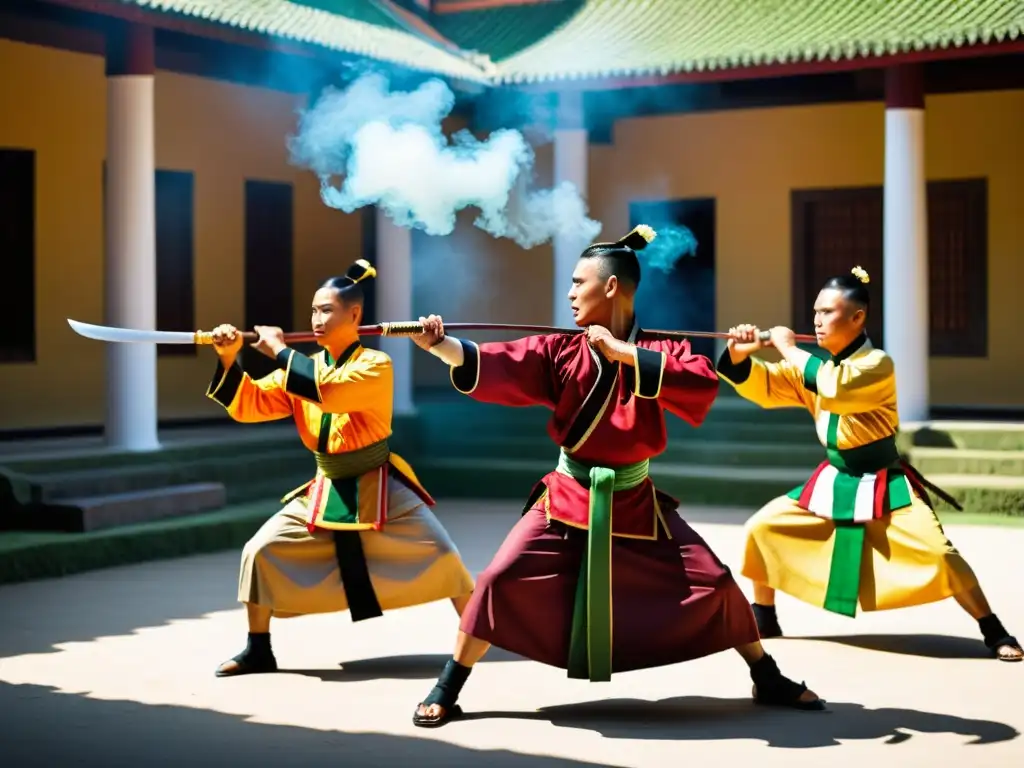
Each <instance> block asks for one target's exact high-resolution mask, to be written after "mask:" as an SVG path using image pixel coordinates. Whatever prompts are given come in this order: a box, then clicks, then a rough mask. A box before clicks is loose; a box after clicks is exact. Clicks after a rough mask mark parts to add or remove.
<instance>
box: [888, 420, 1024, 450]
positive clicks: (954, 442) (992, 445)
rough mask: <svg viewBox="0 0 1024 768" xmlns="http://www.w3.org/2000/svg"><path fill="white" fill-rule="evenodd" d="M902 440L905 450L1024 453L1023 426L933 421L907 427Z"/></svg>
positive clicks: (903, 428) (1005, 423)
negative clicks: (949, 449)
mask: <svg viewBox="0 0 1024 768" xmlns="http://www.w3.org/2000/svg"><path fill="white" fill-rule="evenodd" d="M899 440H900V444H901V447H902V448H903V449H904V450H909V449H911V448H917V447H920V448H955V449H959V450H974V451H1024V423H1021V422H970V421H931V422H927V423H923V424H904V425H902V427H901V429H900V437H899Z"/></svg>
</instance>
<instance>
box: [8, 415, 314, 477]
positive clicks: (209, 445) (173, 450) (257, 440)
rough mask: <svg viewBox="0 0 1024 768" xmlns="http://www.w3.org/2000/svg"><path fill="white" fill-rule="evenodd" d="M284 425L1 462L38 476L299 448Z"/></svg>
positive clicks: (34, 454) (55, 451) (38, 454)
mask: <svg viewBox="0 0 1024 768" xmlns="http://www.w3.org/2000/svg"><path fill="white" fill-rule="evenodd" d="M241 426H249V425H241ZM284 426H285V428H283V429H282V428H276V429H272V430H271V429H258V428H257V429H256V430H254V431H253V432H252V434H249V435H247V434H245V433H244V432H241V431H239V430H237V429H235V428H230V429H227V430H224V431H223V432H222V433H220V434H219V436H218V435H217V433H213V432H211V434H209V435H207V436H203V437H197V438H194V439H193V438H189V437H187V436H184V437H181V438H180V439H179V440H177V441H174V442H170V441H168V442H167V443H165V444H164V445H163V446H162V447H161V448H160V450H157V451H120V450H108V449H105V448H102V447H90V446H85V447H82V448H68V449H65V450H61V449H59V448H58V447H54V448H53V449H51V450H47V451H45V452H35V451H32V450H25V451H24V452H20V453H8V454H7V455H4V456H0V465H3V466H5V467H7V468H8V469H10V470H12V471H15V472H18V473H21V474H28V475H41V474H52V473H55V472H71V471H78V470H86V469H95V468H105V467H129V466H143V465H147V464H154V463H181V462H190V461H196V460H199V459H204V458H213V459H216V458H224V457H227V456H231V457H235V458H240V457H243V456H252V455H259V454H266V453H267V452H271V451H289V450H292V451H294V450H295V449H296V448H299V449H301V446H300V445H299V444H298V438H297V437H296V436H295V428H294V427H293V426H290V425H284ZM69 443H71V441H69Z"/></svg>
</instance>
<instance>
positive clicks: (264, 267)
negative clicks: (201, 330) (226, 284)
mask: <svg viewBox="0 0 1024 768" xmlns="http://www.w3.org/2000/svg"><path fill="white" fill-rule="evenodd" d="M292 221H293V219H292V185H291V184H287V183H282V182H274V181H251V180H247V181H246V182H245V330H252V327H253V326H254V325H276V326H279V327H281V328H283V329H284V330H285V332H288V331H290V330H292V327H291V326H292V325H293V324H294V322H295V320H294V318H295V307H294V298H293V284H292V283H293V281H292V227H293V225H292ZM242 367H243V368H245V371H246V372H247V373H248V374H249V375H250V376H252V377H253V378H261V377H263V376H266V375H267V374H268V373H270V372H272V371H273V370H274V369H275V368H276V367H277V364H276V363H275V362H274V361H273V360H271V359H270V358H268V357H266V356H265V355H262V354H260V353H259V352H257V351H255V350H254V349H251V348H249V347H245V348H244V352H243V353H242Z"/></svg>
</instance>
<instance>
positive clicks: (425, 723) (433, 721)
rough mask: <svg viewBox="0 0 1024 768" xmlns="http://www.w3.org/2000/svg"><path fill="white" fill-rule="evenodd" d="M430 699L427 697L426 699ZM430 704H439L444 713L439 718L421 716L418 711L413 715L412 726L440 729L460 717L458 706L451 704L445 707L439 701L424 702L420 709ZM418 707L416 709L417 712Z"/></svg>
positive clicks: (460, 709)
mask: <svg viewBox="0 0 1024 768" xmlns="http://www.w3.org/2000/svg"><path fill="white" fill-rule="evenodd" d="M429 698H430V697H429V696H428V697H427V699H429ZM431 704H440V705H441V706H442V707H444V712H442V713H441V715H440V717H431V716H430V715H421V714H420V713H419V712H418V711H417V712H415V713H413V716H412V724H413V725H418V726H419V727H420V728H440V727H441V726H442V725H444V724H445V723H448V722H450V721H452V720H458V719H459V718H460V717H462V715H463V712H462V707H460V706H459V705H458V704H452V705H451V706H450V707H448V706H445V704H444V702H441V701H424V702H422V703H421V704H420V707H429V706H430V705H431ZM418 709H419V707H417V710H418Z"/></svg>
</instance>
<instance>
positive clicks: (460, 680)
mask: <svg viewBox="0 0 1024 768" xmlns="http://www.w3.org/2000/svg"><path fill="white" fill-rule="evenodd" d="M472 671H473V668H472V667H464V666H462V665H461V664H459V663H458V662H457V661H455V659H449V660H448V663H447V664H445V667H444V671H443V672H441V676H440V677H439V678H437V683H436V684H435V685H434V688H433V690H431V691H430V694H429V695H428V696H427V698H425V699H424V700H423V701H421V702H420V703H419V705H418V706H417V707H416V711H415V712H414V713H413V715H412V724H413V725H415V726H418V727H420V728H440V727H441V726H442V725H444V724H445V723H448V722H450V721H452V720H458V719H459V718H460V717H462V715H463V711H462V707H460V706H459V705H458V704H456V702H457V701H458V699H459V693H460V692H461V691H462V686H463V685H465V684H466V680H467V679H468V678H469V673H470V672H472ZM431 704H437V705H439V706H440V707H441V708H442V709H443V710H444V711H443V712H442V713H441V715H440V716H431V715H421V714H420V712H419V710H420V707H429V706H430V705H431Z"/></svg>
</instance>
